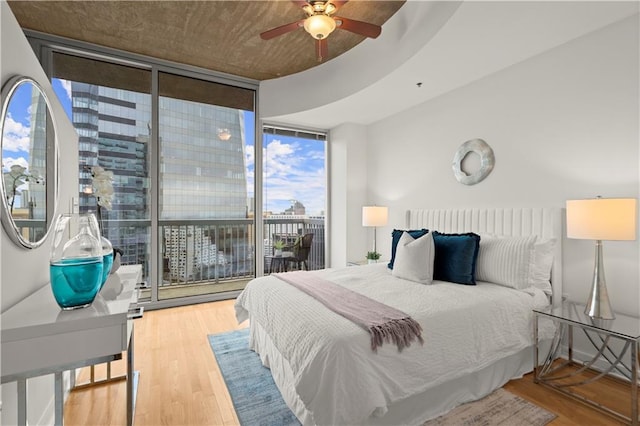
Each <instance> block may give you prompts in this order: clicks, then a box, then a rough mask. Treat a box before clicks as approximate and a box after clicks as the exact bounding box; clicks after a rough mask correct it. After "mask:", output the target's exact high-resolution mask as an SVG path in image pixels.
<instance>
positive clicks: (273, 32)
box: [260, 19, 304, 40]
mask: <svg viewBox="0 0 640 426" xmlns="http://www.w3.org/2000/svg"><path fill="white" fill-rule="evenodd" d="M303 25H304V19H301V20H299V21H296V22H291V23H290V24H285V25H281V26H279V27H276V28H272V29H270V30H267V31H265V32H263V33H260V37H261V38H262V39H263V40H270V39H272V38H274V37H278V36H280V35H282V34H286V33H288V32H290V31H294V30H297V29H298V28H300V27H302V26H303Z"/></svg>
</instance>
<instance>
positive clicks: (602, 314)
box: [584, 240, 616, 320]
mask: <svg viewBox="0 0 640 426" xmlns="http://www.w3.org/2000/svg"><path fill="white" fill-rule="evenodd" d="M584 313H585V314H587V315H589V316H590V317H591V318H598V319H605V320H611V319H614V318H615V317H616V316H615V314H614V313H613V309H611V303H610V302H609V294H608V293H607V283H606V281H605V279H604V263H603V261H602V241H600V240H597V241H596V262H595V267H594V270H593V281H592V284H591V294H590V295H589V301H588V302H587V307H586V309H585V310H584Z"/></svg>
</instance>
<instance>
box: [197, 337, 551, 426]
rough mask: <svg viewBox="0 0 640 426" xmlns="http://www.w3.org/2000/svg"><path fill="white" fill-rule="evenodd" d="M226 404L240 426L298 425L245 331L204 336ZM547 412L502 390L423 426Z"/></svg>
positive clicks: (505, 423) (532, 424)
mask: <svg viewBox="0 0 640 426" xmlns="http://www.w3.org/2000/svg"><path fill="white" fill-rule="evenodd" d="M209 343H210V345H211V349H212V350H213V353H214V355H215V357H216V360H217V361H218V365H219V366H220V371H221V372H222V377H224V381H225V383H226V384H227V389H229V394H231V400H232V401H233V406H234V408H235V410H236V414H237V416H238V419H239V420H240V424H241V425H242V426H254V425H260V426H293V425H295V426H300V422H299V421H298V419H297V418H296V417H295V416H294V415H293V413H292V412H291V410H289V407H287V405H286V404H285V403H284V400H283V399H282V395H280V391H279V390H278V388H277V387H276V384H275V383H274V381H273V378H272V377H271V372H270V371H269V369H268V368H266V367H263V366H262V362H261V361H260V357H259V356H258V354H256V353H255V352H253V351H251V350H249V330H248V329H243V330H236V331H231V332H228V333H222V334H214V335H210V336H209ZM555 417H556V416H555V414H553V413H550V412H548V411H546V410H544V409H542V408H540V407H538V406H536V405H534V404H532V403H530V402H528V401H526V400H524V399H522V398H520V397H518V396H516V395H513V394H511V393H509V392H507V391H505V390H504V389H498V390H496V391H495V392H494V393H492V394H491V395H489V396H487V397H485V398H483V399H481V400H478V401H475V402H471V403H468V404H464V405H461V406H459V407H457V408H455V409H454V410H452V411H450V412H449V413H447V414H445V415H444V416H441V417H438V418H436V419H433V420H430V421H428V422H426V423H424V425H423V426H483V425H492V426H493V425H500V426H514V425H518V426H544V425H546V424H547V423H549V422H550V421H552V420H553V419H554V418H555Z"/></svg>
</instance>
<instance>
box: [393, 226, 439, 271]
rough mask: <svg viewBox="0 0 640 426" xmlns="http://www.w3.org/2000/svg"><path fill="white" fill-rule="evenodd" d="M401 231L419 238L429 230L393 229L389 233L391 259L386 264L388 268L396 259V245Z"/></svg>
mask: <svg viewBox="0 0 640 426" xmlns="http://www.w3.org/2000/svg"><path fill="white" fill-rule="evenodd" d="M403 232H408V233H409V235H411V236H412V237H413V239H414V240H415V239H416V238H420V237H422V236H423V235H426V234H427V233H429V230H428V229H424V228H423V229H410V230H408V231H406V230H403V229H394V230H393V232H392V233H391V260H390V261H389V264H388V265H387V266H388V267H389V269H393V262H394V261H395V260H396V247H398V242H399V241H400V237H402V233H403Z"/></svg>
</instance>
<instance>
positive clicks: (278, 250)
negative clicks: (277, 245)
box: [274, 249, 282, 256]
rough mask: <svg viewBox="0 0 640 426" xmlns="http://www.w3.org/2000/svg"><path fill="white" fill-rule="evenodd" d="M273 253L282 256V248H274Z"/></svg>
mask: <svg viewBox="0 0 640 426" xmlns="http://www.w3.org/2000/svg"><path fill="white" fill-rule="evenodd" d="M274 253H275V255H276V256H282V249H276V250H275V252H274Z"/></svg>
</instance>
